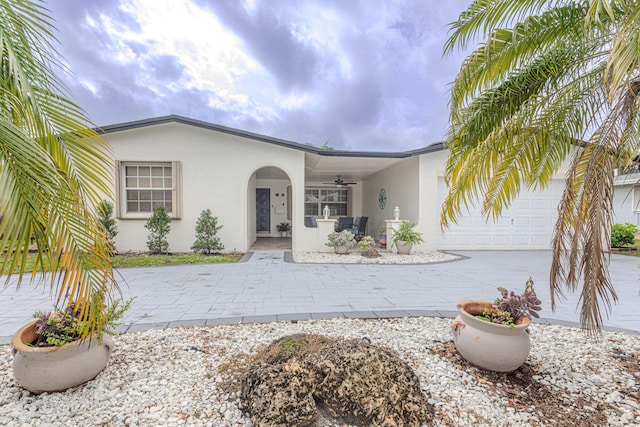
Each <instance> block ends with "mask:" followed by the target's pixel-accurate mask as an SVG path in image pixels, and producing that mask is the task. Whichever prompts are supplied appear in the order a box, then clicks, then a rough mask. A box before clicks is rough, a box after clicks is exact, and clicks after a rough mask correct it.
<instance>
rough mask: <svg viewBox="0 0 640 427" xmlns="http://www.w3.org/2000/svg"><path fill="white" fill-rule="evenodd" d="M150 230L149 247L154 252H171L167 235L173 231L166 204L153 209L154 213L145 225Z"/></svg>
mask: <svg viewBox="0 0 640 427" xmlns="http://www.w3.org/2000/svg"><path fill="white" fill-rule="evenodd" d="M144 227H145V228H146V229H147V230H149V237H148V238H147V248H149V252H150V253H152V254H166V253H168V252H169V242H168V241H167V235H168V234H169V231H171V218H170V217H169V214H168V213H167V209H166V208H165V207H164V206H160V207H157V208H154V209H153V215H151V217H150V218H149V220H148V221H147V223H146V224H145V226H144Z"/></svg>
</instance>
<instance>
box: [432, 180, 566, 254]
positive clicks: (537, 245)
mask: <svg viewBox="0 0 640 427" xmlns="http://www.w3.org/2000/svg"><path fill="white" fill-rule="evenodd" d="M563 188H564V180H553V182H552V183H551V185H550V186H549V187H548V188H547V189H545V190H544V191H522V192H521V193H520V196H519V197H518V199H516V200H515V201H514V202H513V203H512V204H511V207H510V208H509V210H507V211H503V213H502V216H501V217H500V218H499V219H498V220H497V221H491V220H490V221H489V222H486V221H485V219H484V218H483V216H482V215H481V213H480V208H479V207H472V208H471V209H470V210H469V212H464V213H463V215H462V217H461V219H460V222H459V223H458V224H454V225H452V226H451V228H450V229H449V230H447V231H446V232H445V234H444V235H443V234H442V233H438V242H437V245H438V249H439V250H445V249H446V250H462V249H467V250H509V249H520V250H532V249H544V250H546V249H551V238H552V236H553V227H554V225H555V221H556V218H557V211H558V203H559V202H560V198H561V196H562V191H563ZM446 194H447V187H446V184H445V182H444V178H439V179H438V206H442V203H443V202H444V199H445V196H446Z"/></svg>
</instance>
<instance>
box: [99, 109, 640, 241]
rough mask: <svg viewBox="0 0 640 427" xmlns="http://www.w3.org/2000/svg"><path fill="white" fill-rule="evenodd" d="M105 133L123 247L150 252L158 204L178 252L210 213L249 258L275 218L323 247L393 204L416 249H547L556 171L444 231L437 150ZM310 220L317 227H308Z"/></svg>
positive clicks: (186, 126) (145, 123) (375, 221)
mask: <svg viewBox="0 0 640 427" xmlns="http://www.w3.org/2000/svg"><path fill="white" fill-rule="evenodd" d="M101 131H102V133H103V136H104V138H105V139H106V141H107V142H108V143H109V144H110V145H111V146H112V148H113V153H114V156H115V159H116V165H115V168H114V182H115V187H116V188H115V189H114V192H113V194H112V195H111V198H112V199H113V200H114V201H115V212H116V217H117V220H118V224H117V225H118V229H119V234H118V235H117V236H116V239H115V240H116V247H117V249H118V250H119V251H121V252H123V251H145V250H146V241H147V236H148V230H147V229H146V228H145V227H144V225H145V223H146V220H147V219H148V218H149V216H150V214H151V211H152V209H153V207H155V206H165V207H166V208H167V210H168V211H169V213H170V215H171V217H172V224H171V232H170V234H169V237H168V240H169V245H170V250H171V251H173V252H187V251H189V250H190V248H191V245H192V244H193V242H194V240H195V225H196V221H197V219H198V216H199V215H200V213H201V212H202V211H203V210H205V209H210V210H211V211H212V213H213V215H214V216H216V217H217V218H218V224H219V225H222V226H223V228H222V229H221V230H220V231H219V234H218V235H219V236H220V238H221V240H222V243H223V244H224V246H225V249H226V250H229V251H230V250H235V251H240V252H245V251H247V250H249V248H250V247H251V246H252V244H253V243H254V242H255V241H256V239H257V238H258V237H260V236H265V237H268V236H271V237H277V236H279V235H280V234H279V233H278V232H277V225H278V224H280V223H282V222H288V223H290V224H291V239H292V240H291V245H292V249H293V250H294V251H305V250H322V249H323V248H324V249H325V250H330V249H329V248H327V247H326V246H324V242H326V236H327V231H328V230H330V229H332V228H333V224H334V222H335V219H336V218H338V217H341V216H352V217H357V216H366V217H368V218H369V219H368V226H367V234H369V235H374V236H375V235H376V234H378V229H379V228H380V227H386V226H387V225H388V224H387V221H388V220H391V219H392V217H393V211H394V208H395V207H396V206H397V207H398V208H399V209H400V211H401V218H402V219H408V220H410V221H412V222H414V223H416V224H417V225H416V229H417V231H420V232H421V233H423V238H424V243H423V244H422V245H421V246H420V249H423V250H435V249H438V250H456V249H501V250H504V249H529V250H531V249H549V248H550V242H551V236H552V230H553V225H554V222H555V218H556V212H557V204H558V201H559V198H560V195H561V193H562V188H563V184H564V180H563V176H562V175H559V176H558V177H557V179H556V180H554V182H553V183H552V184H551V186H550V187H549V188H548V189H546V190H545V191H537V192H523V193H522V194H521V196H520V197H519V198H518V199H517V200H516V201H515V202H514V203H513V206H512V208H510V209H509V210H508V211H506V212H505V213H504V214H503V215H502V217H501V218H500V219H499V220H498V221H496V222H489V223H486V222H485V220H484V219H483V217H482V216H481V215H480V214H479V211H478V210H473V209H472V210H470V211H469V212H468V214H466V215H464V217H463V219H462V221H461V222H460V224H458V225H457V226H454V227H453V228H452V229H450V230H449V231H447V232H446V233H445V234H442V233H441V230H440V222H439V215H440V206H441V204H442V200H443V199H444V196H445V194H446V185H445V182H444V179H443V169H444V162H445V159H446V157H447V151H446V150H445V149H444V147H443V144H442V143H436V144H433V145H429V146H427V147H424V148H422V149H418V150H412V151H405V152H395V153H387V152H365V151H341V150H323V149H320V148H317V147H313V146H308V145H304V144H298V143H295V142H291V141H285V140H282V139H278V138H272V137H268V136H264V135H259V134H255V133H250V132H246V131H242V130H238V129H232V128H228V127H224V126H219V125H215V124H211V123H206V122H202V121H198V120H193V119H189V118H185V117H181V116H175V115H171V116H165V117H158V118H152V119H147V120H140V121H135V122H128V123H122V124H116V125H111V126H105V127H103V128H102V129H101ZM338 175H339V176H338ZM339 179H341V180H342V181H343V182H344V183H348V184H342V183H341V182H340V181H337V180H339ZM336 181H337V182H336ZM636 181H637V180H636ZM621 188H624V189H628V188H632V184H631V183H629V184H628V185H627V184H625V185H624V186H621ZM636 190H637V188H636ZM633 194H634V197H635V199H633V198H631V199H629V200H628V201H627V202H625V203H627V205H624V206H623V209H622V210H624V209H627V210H629V212H625V215H627V214H628V215H629V217H631V216H632V215H635V217H634V218H635V219H634V221H629V222H634V223H636V224H637V223H638V222H637V219H638V209H637V206H638V201H637V200H638V199H639V198H638V196H639V195H640V193H639V192H638V191H636V192H635V193H633ZM634 201H635V202H634ZM632 202H634V203H635V204H634V205H633V206H635V211H634V210H633V209H632ZM326 206H328V207H329V209H330V219H329V220H326V221H325V220H324V219H323V209H324V208H325V207H326ZM625 206H626V208H625ZM633 212H635V213H633ZM311 217H313V218H315V219H316V224H313V223H311V221H305V218H307V219H309V218H311ZM625 218H627V216H625ZM627 219H628V218H627ZM313 225H315V227H314V226H313Z"/></svg>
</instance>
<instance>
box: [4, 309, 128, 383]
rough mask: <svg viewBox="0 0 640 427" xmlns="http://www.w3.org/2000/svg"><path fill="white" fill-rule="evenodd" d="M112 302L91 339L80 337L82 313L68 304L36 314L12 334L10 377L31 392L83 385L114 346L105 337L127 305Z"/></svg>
mask: <svg viewBox="0 0 640 427" xmlns="http://www.w3.org/2000/svg"><path fill="white" fill-rule="evenodd" d="M132 300H133V299H130V300H128V301H126V302H125V303H124V304H122V305H121V304H120V303H119V301H116V302H115V303H114V304H112V305H111V306H110V307H109V309H108V313H107V323H106V324H104V325H102V328H101V330H99V331H98V332H97V333H96V334H93V335H92V336H91V337H88V338H85V339H83V338H82V323H81V321H82V320H85V321H86V311H83V309H82V306H81V304H76V303H72V304H71V305H70V306H69V307H68V308H67V309H66V310H56V311H53V312H49V313H43V312H37V313H35V314H34V317H36V318H37V319H36V320H34V321H32V322H30V323H28V324H27V325H25V326H23V327H22V328H20V329H19V330H18V332H16V333H15V334H14V335H13V338H12V340H11V345H12V346H13V375H14V377H15V379H16V382H17V383H18V384H19V385H20V386H21V387H22V388H25V389H27V390H29V391H30V392H32V393H36V394H38V393H44V392H53V391H62V390H66V389H68V388H70V387H74V386H77V385H80V384H83V383H85V382H87V381H89V380H91V379H93V378H95V376H96V375H98V374H99V373H100V372H101V371H102V370H103V369H104V368H105V366H106V365H107V361H108V359H109V355H110V354H111V350H112V349H113V347H114V343H113V340H112V339H111V337H110V336H109V335H113V334H114V333H115V327H117V326H118V325H119V323H118V320H119V319H120V318H121V317H122V315H123V314H124V312H125V311H126V310H127V309H128V308H129V306H130V305H131V301H132Z"/></svg>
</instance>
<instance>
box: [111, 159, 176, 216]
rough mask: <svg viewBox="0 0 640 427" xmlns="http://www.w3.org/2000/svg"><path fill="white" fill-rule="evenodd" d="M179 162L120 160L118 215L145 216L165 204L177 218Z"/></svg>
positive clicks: (169, 211) (170, 213)
mask: <svg viewBox="0 0 640 427" xmlns="http://www.w3.org/2000/svg"><path fill="white" fill-rule="evenodd" d="M179 166H180V164H179V162H119V167H118V190H119V194H118V201H119V205H118V213H119V217H121V218H148V217H149V216H150V215H151V213H152V212H153V209H155V208H157V207H160V206H164V207H165V208H166V209H167V212H168V213H169V215H171V217H172V218H180V216H181V215H180V214H181V212H180V211H181V209H180V198H179V193H178V189H179V185H178V184H179V176H180V173H179V172H180V167H179Z"/></svg>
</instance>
